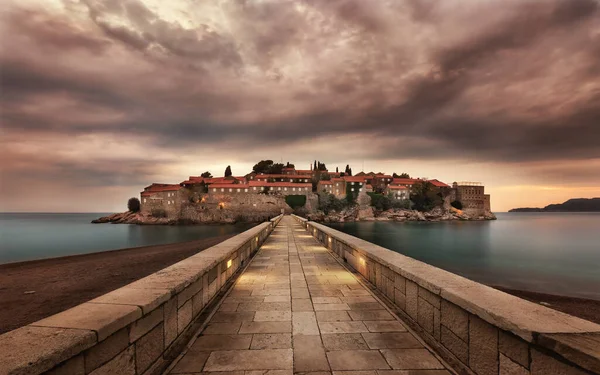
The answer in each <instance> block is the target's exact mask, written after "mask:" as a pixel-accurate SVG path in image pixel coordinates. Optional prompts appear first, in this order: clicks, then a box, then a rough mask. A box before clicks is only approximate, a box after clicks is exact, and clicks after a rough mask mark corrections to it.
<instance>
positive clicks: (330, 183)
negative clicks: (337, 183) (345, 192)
mask: <svg viewBox="0 0 600 375" xmlns="http://www.w3.org/2000/svg"><path fill="white" fill-rule="evenodd" d="M317 185H333V182H331V181H325V180H321V181H319V182H318V183H317Z"/></svg>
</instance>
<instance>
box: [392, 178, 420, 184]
mask: <svg viewBox="0 0 600 375" xmlns="http://www.w3.org/2000/svg"><path fill="white" fill-rule="evenodd" d="M417 182H423V180H421V179H418V178H394V179H393V180H392V184H394V185H414V184H416V183H417Z"/></svg>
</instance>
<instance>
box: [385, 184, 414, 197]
mask: <svg viewBox="0 0 600 375" xmlns="http://www.w3.org/2000/svg"><path fill="white" fill-rule="evenodd" d="M384 193H385V195H387V196H391V197H393V198H394V199H401V200H404V199H410V189H409V188H407V187H406V186H400V185H388V186H387V187H386V188H385V190H384Z"/></svg>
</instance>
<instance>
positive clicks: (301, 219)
mask: <svg viewBox="0 0 600 375" xmlns="http://www.w3.org/2000/svg"><path fill="white" fill-rule="evenodd" d="M292 217H293V218H294V219H296V221H298V222H299V223H300V224H302V226H303V227H304V228H307V227H308V219H305V218H303V217H300V216H298V215H294V214H292Z"/></svg>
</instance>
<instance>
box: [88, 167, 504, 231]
mask: <svg viewBox="0 0 600 375" xmlns="http://www.w3.org/2000/svg"><path fill="white" fill-rule="evenodd" d="M484 189H485V188H484V186H483V185H482V184H480V183H472V182H465V183H457V182H454V183H453V184H452V185H448V184H445V183H443V182H441V181H439V180H436V179H423V178H411V177H410V176H409V175H408V174H406V173H403V174H400V175H398V174H396V173H394V174H392V175H388V174H385V173H374V172H368V173H365V172H360V173H358V174H356V175H352V169H351V168H350V166H349V165H347V166H346V169H345V171H344V172H339V169H338V168H336V171H335V172H330V171H328V170H327V168H326V166H325V164H324V163H321V162H317V161H315V163H314V164H311V166H310V169H308V170H299V169H296V168H295V167H294V165H293V164H290V163H287V164H286V165H284V164H279V163H274V162H273V161H272V160H262V161H260V162H259V163H257V164H256V165H255V166H254V168H253V170H252V172H251V173H248V174H246V175H244V176H233V174H232V173H231V168H229V167H227V169H226V171H225V174H224V176H223V177H213V176H212V175H211V174H210V173H209V172H204V173H203V174H201V175H200V176H190V177H189V178H188V179H187V180H185V181H182V182H180V183H179V184H164V183H154V184H151V185H149V186H147V187H145V188H144V190H143V191H142V192H141V193H140V199H138V198H131V199H130V201H129V204H128V206H129V210H128V211H127V212H124V213H118V214H113V215H109V216H106V217H102V218H99V219H97V220H94V221H93V223H113V224H163V225H176V224H229V223H235V222H260V221H264V220H268V219H270V218H272V217H274V216H276V215H279V214H280V213H296V214H298V215H301V216H304V217H307V218H309V219H310V220H313V221H319V222H347V221H375V220H378V221H399V222H402V221H448V220H494V219H495V218H496V217H495V216H494V214H493V213H492V212H491V207H490V196H489V194H485V193H484Z"/></svg>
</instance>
